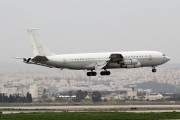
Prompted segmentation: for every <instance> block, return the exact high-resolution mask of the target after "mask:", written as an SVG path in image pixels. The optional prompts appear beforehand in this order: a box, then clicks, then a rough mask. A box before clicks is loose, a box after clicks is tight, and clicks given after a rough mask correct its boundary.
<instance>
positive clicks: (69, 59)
mask: <svg viewBox="0 0 180 120" xmlns="http://www.w3.org/2000/svg"><path fill="white" fill-rule="evenodd" d="M37 30H38V29H35V28H30V29H27V31H28V34H29V39H30V41H31V45H32V49H33V53H34V57H30V58H18V57H15V58H16V59H23V62H24V63H26V64H34V65H40V66H45V67H49V68H59V69H61V70H62V69H74V70H87V71H89V72H87V76H96V75H97V73H96V72H95V70H103V71H101V72H100V75H102V76H105V75H106V76H107V75H110V74H111V72H110V71H108V70H107V69H116V68H140V67H152V72H153V73H155V72H156V71H157V70H156V68H155V67H157V66H159V65H162V64H164V63H166V62H168V61H169V60H170V58H169V57H168V56H166V55H165V54H163V53H161V52H157V51H124V52H103V53H81V54H62V55H56V54H54V53H53V52H51V51H50V50H49V49H48V48H47V46H46V45H45V44H44V43H43V42H42V40H41V38H40V36H39V34H38V32H37Z"/></svg>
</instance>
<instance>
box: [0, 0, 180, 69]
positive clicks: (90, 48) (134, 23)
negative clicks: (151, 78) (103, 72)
mask: <svg viewBox="0 0 180 120" xmlns="http://www.w3.org/2000/svg"><path fill="white" fill-rule="evenodd" d="M179 5H180V1H179V0H0V15H1V17H0V41H1V42H0V54H1V59H0V66H1V70H0V71H3V70H7V71H8V70H12V69H14V70H15V71H16V70H17V71H18V70H19V69H21V68H18V66H19V65H20V66H21V65H22V64H23V63H22V61H19V60H14V59H12V58H11V57H14V56H18V57H32V56H33V52H32V48H31V45H30V41H29V39H28V34H27V28H39V31H38V32H39V34H40V36H41V38H42V39H43V41H44V43H45V44H46V45H47V46H48V48H49V49H50V50H51V51H52V52H54V53H56V54H72V53H86V52H87V53H89V52H115V51H138V50H153V51H160V52H163V53H165V54H166V55H168V56H169V57H170V58H171V60H170V61H169V63H173V64H174V63H175V64H180V57H179V56H180V55H179V53H178V51H180V47H179V46H180V45H179V44H180V7H179ZM17 65H18V66H17ZM23 67H26V66H25V65H24V66H23ZM37 68H38V67H34V69H37ZM24 69H28V67H27V68H24Z"/></svg>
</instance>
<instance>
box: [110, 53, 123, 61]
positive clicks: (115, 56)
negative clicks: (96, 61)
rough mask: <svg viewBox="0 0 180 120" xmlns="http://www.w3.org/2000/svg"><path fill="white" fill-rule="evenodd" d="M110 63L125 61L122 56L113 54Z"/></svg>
mask: <svg viewBox="0 0 180 120" xmlns="http://www.w3.org/2000/svg"><path fill="white" fill-rule="evenodd" d="M109 58H110V61H109V62H119V61H122V60H123V56H122V55H121V54H114V53H113V54H111V55H110V57H109Z"/></svg>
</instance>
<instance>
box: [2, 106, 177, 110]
mask: <svg viewBox="0 0 180 120" xmlns="http://www.w3.org/2000/svg"><path fill="white" fill-rule="evenodd" d="M120 108H137V109H138V108H141V109H142V108H151V109H152V108H154V109H157V108H176V109H180V105H101V106H100V105H97V106H15V107H3V106H1V107H0V109H27V110H33V109H38V110H41V109H42V110H44V109H45V110H54V109H56V110H61V109H64V110H66V109H67V110H71V109H72V110H73V109H120Z"/></svg>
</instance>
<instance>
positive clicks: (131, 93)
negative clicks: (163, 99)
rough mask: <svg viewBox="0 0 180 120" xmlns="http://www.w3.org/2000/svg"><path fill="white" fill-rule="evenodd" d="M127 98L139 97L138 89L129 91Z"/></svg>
mask: <svg viewBox="0 0 180 120" xmlns="http://www.w3.org/2000/svg"><path fill="white" fill-rule="evenodd" d="M127 98H128V99H131V100H132V99H137V98H138V97H137V91H127Z"/></svg>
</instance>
